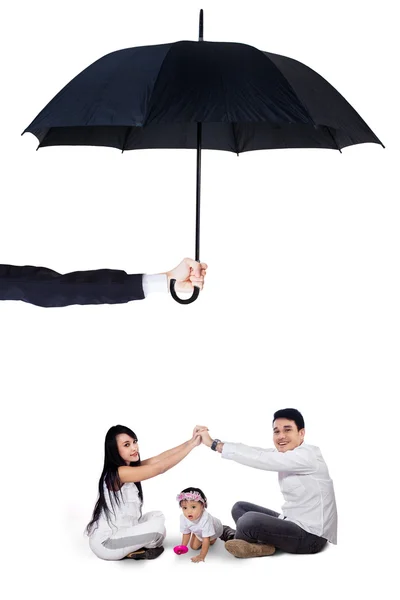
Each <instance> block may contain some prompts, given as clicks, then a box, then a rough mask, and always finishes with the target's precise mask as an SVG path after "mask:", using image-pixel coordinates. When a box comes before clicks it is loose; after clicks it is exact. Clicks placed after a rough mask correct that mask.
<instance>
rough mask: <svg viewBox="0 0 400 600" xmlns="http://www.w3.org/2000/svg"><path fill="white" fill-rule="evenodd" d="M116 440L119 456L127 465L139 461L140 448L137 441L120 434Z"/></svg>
mask: <svg viewBox="0 0 400 600" xmlns="http://www.w3.org/2000/svg"><path fill="white" fill-rule="evenodd" d="M116 440H117V447H118V452H119V455H120V457H121V458H122V459H123V460H124V461H125V462H126V464H127V465H129V463H131V462H136V461H137V460H139V446H138V441H137V440H134V439H133V438H131V437H130V436H129V435H128V434H126V433H119V434H118V435H117V437H116Z"/></svg>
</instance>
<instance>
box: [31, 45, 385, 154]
mask: <svg viewBox="0 0 400 600" xmlns="http://www.w3.org/2000/svg"><path fill="white" fill-rule="evenodd" d="M197 123H202V125H203V128H202V129H203V131H202V148H207V149H213V150H228V151H232V152H236V153H238V154H239V153H240V152H246V151H248V150H261V149H268V148H332V149H336V150H340V149H342V148H343V147H345V146H350V145H353V144H360V143H364V142H375V143H378V144H379V143H381V142H380V140H379V139H378V138H377V136H376V135H375V134H374V133H373V131H371V129H370V128H369V127H368V125H367V124H366V123H365V122H364V121H363V119H362V118H361V117H360V116H359V115H358V114H357V112H356V111H355V110H354V109H353V108H352V107H351V106H350V104H349V103H348V102H347V101H346V100H345V99H344V98H343V96H341V95H340V94H339V93H338V92H337V91H336V90H335V88H333V87H332V86H331V85H330V84H329V83H328V82H327V81H326V80H325V79H323V78H322V77H321V76H320V75H318V73H316V72H315V71H313V70H312V69H310V68H308V67H307V66H305V65H303V64H302V63H300V62H298V61H296V60H293V59H291V58H287V57H285V56H280V55H278V54H271V53H270V52H262V51H260V50H257V49H256V48H253V47H251V46H247V45H245V44H237V43H225V42H202V43H198V42H190V41H182V42H176V43H172V44H162V45H159V46H143V47H139V48H128V49H125V50H119V51H117V52H112V53H111V54H108V55H106V56H104V57H103V58H101V59H99V60H98V61H96V62H95V63H93V64H92V65H90V66H89V67H88V68H87V69H85V70H84V71H82V73H80V74H79V75H78V76H77V77H75V78H74V79H73V80H72V81H71V82H70V83H69V84H68V85H66V86H65V88H63V89H62V90H61V91H60V92H59V93H58V94H57V95H56V96H55V98H53V100H51V102H50V103H49V104H48V105H47V106H46V107H45V108H44V109H43V110H42V111H41V112H40V113H39V115H38V116H37V117H36V118H35V119H34V121H33V122H32V123H31V124H30V125H29V127H27V128H26V129H25V131H24V133H25V132H30V133H33V134H34V135H35V136H36V137H37V138H38V140H39V147H45V146H57V145H92V146H112V147H115V148H119V149H120V150H136V149H140V148H196V147H197Z"/></svg>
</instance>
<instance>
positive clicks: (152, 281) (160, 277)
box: [142, 273, 168, 296]
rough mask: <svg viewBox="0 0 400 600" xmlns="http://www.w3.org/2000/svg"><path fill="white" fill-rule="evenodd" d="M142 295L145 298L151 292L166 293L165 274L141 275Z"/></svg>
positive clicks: (166, 279)
mask: <svg viewBox="0 0 400 600" xmlns="http://www.w3.org/2000/svg"><path fill="white" fill-rule="evenodd" d="M142 284H143V293H144V295H145V296H148V294H151V293H152V292H164V293H165V292H168V278H167V276H166V275H165V274H163V273H161V274H157V275H143V278H142Z"/></svg>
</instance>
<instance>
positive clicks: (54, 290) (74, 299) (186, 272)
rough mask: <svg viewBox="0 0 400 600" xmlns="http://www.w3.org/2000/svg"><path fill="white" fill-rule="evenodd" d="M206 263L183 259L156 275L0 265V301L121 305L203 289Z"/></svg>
mask: <svg viewBox="0 0 400 600" xmlns="http://www.w3.org/2000/svg"><path fill="white" fill-rule="evenodd" d="M206 271H207V265H206V264H205V263H198V262H196V261H195V260H192V259H190V258H185V259H184V260H183V261H182V262H181V263H180V264H179V265H178V266H177V267H175V268H174V269H172V270H171V271H167V272H166V273H159V274H157V275H128V274H127V273H125V271H114V270H112V269H99V270H97V271H76V272H74V273H67V274H66V275H61V274H60V273H57V272H56V271H52V270H51V269H47V268H45V267H31V266H25V267H17V266H13V265H0V300H22V301H23V302H28V303H30V304H36V305H37V306H43V307H47V308H48V307H55V306H68V305H71V304H121V303H124V302H131V301H132V300H142V299H143V298H145V297H146V296H147V295H148V294H149V293H151V292H167V291H168V289H169V281H170V280H171V279H176V284H175V290H176V291H177V292H178V293H180V292H193V288H194V287H198V288H200V290H202V289H203V285H204V277H205V275H206Z"/></svg>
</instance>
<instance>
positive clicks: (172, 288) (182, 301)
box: [169, 279, 200, 304]
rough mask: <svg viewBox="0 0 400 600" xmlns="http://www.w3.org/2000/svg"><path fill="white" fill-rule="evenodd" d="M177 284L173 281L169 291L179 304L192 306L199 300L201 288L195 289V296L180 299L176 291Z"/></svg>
mask: <svg viewBox="0 0 400 600" xmlns="http://www.w3.org/2000/svg"><path fill="white" fill-rule="evenodd" d="M175 283H176V279H171V281H170V283H169V291H170V292H171V296H172V297H173V299H174V300H175V301H176V302H178V303H179V304H192V302H194V301H195V300H197V298H198V297H199V294H200V288H198V287H195V288H194V289H193V294H192V295H191V296H190V298H185V299H183V298H179V296H178V294H177V293H176V291H175Z"/></svg>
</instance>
